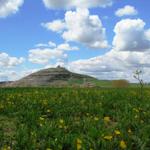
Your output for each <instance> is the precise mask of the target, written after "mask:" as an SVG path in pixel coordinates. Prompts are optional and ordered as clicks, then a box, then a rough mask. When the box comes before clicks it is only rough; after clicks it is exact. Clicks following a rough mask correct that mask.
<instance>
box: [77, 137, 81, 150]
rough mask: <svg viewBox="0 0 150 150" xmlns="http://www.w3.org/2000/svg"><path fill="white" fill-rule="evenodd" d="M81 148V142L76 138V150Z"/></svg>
mask: <svg viewBox="0 0 150 150" xmlns="http://www.w3.org/2000/svg"><path fill="white" fill-rule="evenodd" d="M81 148H82V141H81V140H80V139H79V138H78V139H77V150H80V149H81Z"/></svg>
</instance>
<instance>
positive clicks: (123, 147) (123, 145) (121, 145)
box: [120, 140, 127, 149]
mask: <svg viewBox="0 0 150 150" xmlns="http://www.w3.org/2000/svg"><path fill="white" fill-rule="evenodd" d="M120 148H121V149H126V148H127V145H126V143H125V141H123V140H122V141H120Z"/></svg>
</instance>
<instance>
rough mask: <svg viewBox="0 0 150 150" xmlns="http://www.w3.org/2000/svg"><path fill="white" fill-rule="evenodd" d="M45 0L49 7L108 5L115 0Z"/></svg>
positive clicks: (65, 7) (66, 7)
mask: <svg viewBox="0 0 150 150" xmlns="http://www.w3.org/2000/svg"><path fill="white" fill-rule="evenodd" d="M43 2H44V4H45V6H46V7H47V8H49V9H60V8H62V9H68V8H75V7H80V8H81V7H82V8H85V7H86V8H91V7H106V6H110V5H112V3H113V0H43Z"/></svg>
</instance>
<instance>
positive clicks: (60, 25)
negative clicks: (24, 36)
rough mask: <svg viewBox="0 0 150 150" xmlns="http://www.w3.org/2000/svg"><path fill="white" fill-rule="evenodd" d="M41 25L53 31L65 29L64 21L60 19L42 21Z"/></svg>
mask: <svg viewBox="0 0 150 150" xmlns="http://www.w3.org/2000/svg"><path fill="white" fill-rule="evenodd" d="M42 26H43V27H45V28H46V29H47V30H51V31H53V32H61V31H62V30H64V29H65V23H64V22H63V21H62V20H54V21H53V22H48V23H42Z"/></svg>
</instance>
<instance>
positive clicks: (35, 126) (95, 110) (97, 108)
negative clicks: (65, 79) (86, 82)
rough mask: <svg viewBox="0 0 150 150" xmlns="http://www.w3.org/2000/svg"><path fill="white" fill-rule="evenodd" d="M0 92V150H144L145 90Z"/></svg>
mask: <svg viewBox="0 0 150 150" xmlns="http://www.w3.org/2000/svg"><path fill="white" fill-rule="evenodd" d="M143 90H144V91H143V92H144V96H143V98H142V99H141V96H140V95H139V90H138V89H137V88H125V89H111V88H109V89H100V88H90V89H86V88H6V89H4V88H2V89H0V149H1V150H121V149H127V150H149V149H150V89H149V88H146V89H143Z"/></svg>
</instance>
